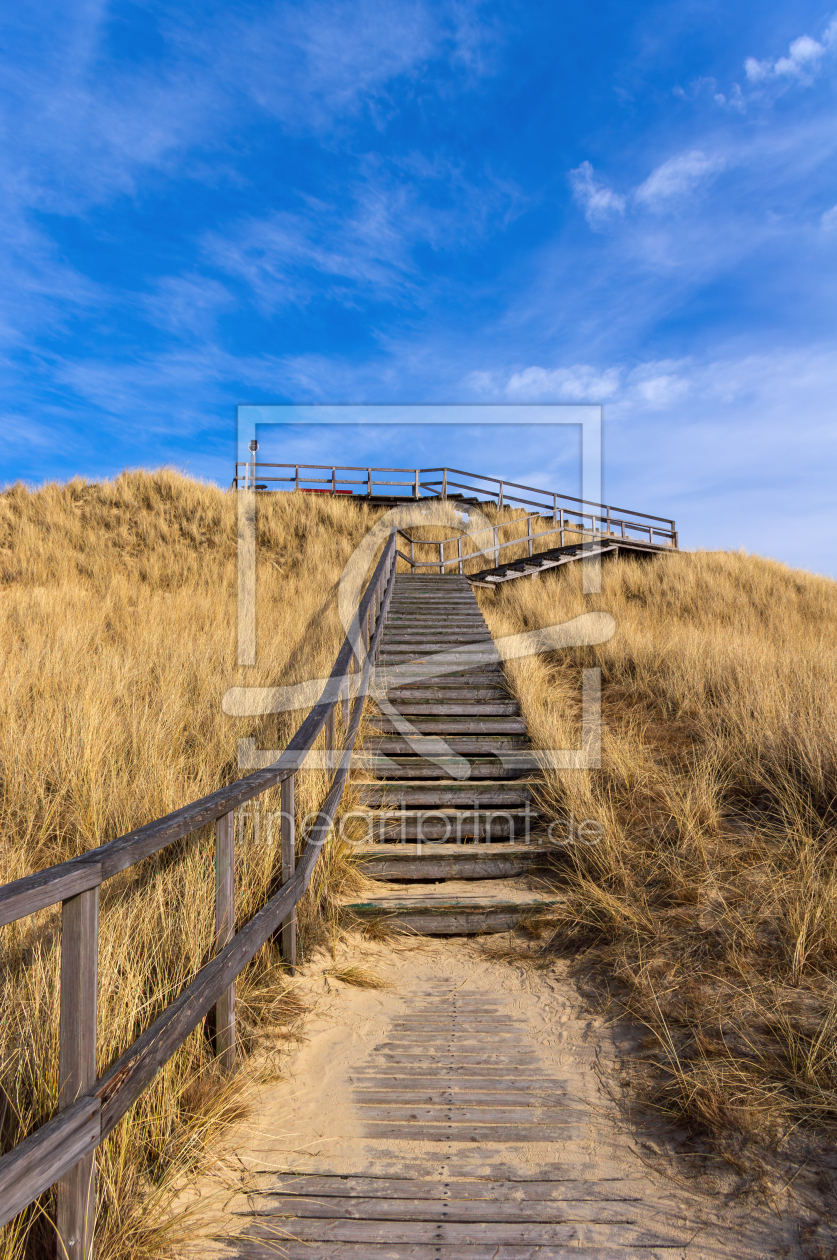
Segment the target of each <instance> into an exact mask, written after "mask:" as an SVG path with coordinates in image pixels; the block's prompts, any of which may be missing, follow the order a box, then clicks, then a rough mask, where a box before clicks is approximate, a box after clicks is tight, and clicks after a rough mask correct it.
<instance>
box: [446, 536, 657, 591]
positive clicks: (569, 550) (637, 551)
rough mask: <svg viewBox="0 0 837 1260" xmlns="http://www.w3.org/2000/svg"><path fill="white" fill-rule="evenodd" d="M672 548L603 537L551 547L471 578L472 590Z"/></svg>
mask: <svg viewBox="0 0 837 1260" xmlns="http://www.w3.org/2000/svg"><path fill="white" fill-rule="evenodd" d="M670 551H671V547H670V546H661V545H658V544H656V543H647V542H641V541H639V540H638V539H634V538H612V537H608V536H607V535H603V536H601V537H599V538H597V539H596V540H595V541H594V542H588V543H572V544H569V545H568V546H566V547H550V548H549V549H548V550H547V551H538V552H535V554H534V555H530V556H526V557H524V558H523V559H522V560H510V561H508V563H506V564H496V565H494V566H492V567H491V568H489V569H482V570H481V571H480V572H479V573H473V574H471V575H470V577H469V578H468V581H469V582H470V583H471V585H472V586H497V585H498V584H499V583H501V582H512V581H514V579H515V578H521V577H537V576H538V574H540V573H545V572H546V571H547V569H557V568H558V567H559V566H560V565H562V564H572V563H573V562H574V561H576V560H584V559H588V560H589V559H592V558H593V557H594V556H608V557H609V558H611V559H616V558H617V557H618V556H619V555H630V556H634V557H637V556H655V555H662V554H664V553H666V552H670Z"/></svg>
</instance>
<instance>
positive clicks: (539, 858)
mask: <svg viewBox="0 0 837 1260" xmlns="http://www.w3.org/2000/svg"><path fill="white" fill-rule="evenodd" d="M354 856H355V857H356V858H357V860H358V861H359V862H360V863H361V869H362V871H363V873H364V875H368V876H370V878H372V879H386V880H424V881H430V880H434V879H440V880H441V879H507V878H509V877H510V876H514V875H525V874H526V873H527V872H528V871H530V870H532V869H533V868H534V867H537V866H541V865H545V864H546V863H547V862H548V860H549V849H547V848H546V846H541V845H537V844H502V843H495V844H432V843H431V844H421V845H416V844H369V845H363V846H358V847H357V848H356V849H355V850H354Z"/></svg>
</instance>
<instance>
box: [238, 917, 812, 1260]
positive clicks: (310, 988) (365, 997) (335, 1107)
mask: <svg viewBox="0 0 837 1260" xmlns="http://www.w3.org/2000/svg"><path fill="white" fill-rule="evenodd" d="M495 939H496V938H495ZM490 948H491V942H490V941H488V942H486V941H479V940H473V939H463V938H459V939H457V938H447V939H444V938H443V939H437V940H430V941H426V942H421V941H415V940H414V941H409V940H408V941H407V942H405V944H404V946H402V947H396V948H395V949H393V948H392V946H390V945H385V944H378V945H374V946H372V945H368V944H364V945H363V946H362V949H361V948H360V947H359V946H355V947H354V949H355V952H354V953H349V954H347V955H346V956H345V961H359V960H362V961H363V962H364V963H365V965H367V966H368V965H370V964H371V965H372V966H373V967H374V968H375V970H376V971H378V972H379V973H380V974H381V975H384V976H387V977H388V978H389V979H390V981H391V984H392V987H391V989H389V990H387V991H384V992H381V993H379V992H368V991H358V990H356V989H351V988H349V987H347V986H342V985H340V984H339V983H338V984H335V982H334V981H333V980H332V981H330V982H329V979H328V977H327V976H324V975H323V971H324V969H326V968H327V967H328V966H329V965H330V963H331V959H330V958H329V957H327V956H323V957H322V958H321V959H320V960H319V962H316V963H313V964H312V965H311V967H310V968H309V969H308V970H307V972H306V975H305V977H304V978H303V985H304V986H305V991H306V992H307V994H308V996H309V1000H311V1001H313V1002H315V1003H316V1010H315V1013H314V1015H313V1016H312V1017H311V1018H310V1019H309V1021H308V1022H307V1024H306V1027H305V1038H306V1039H305V1041H304V1043H303V1044H302V1045H301V1046H300V1048H299V1050H298V1051H297V1053H296V1054H295V1055H294V1056H293V1058H292V1061H291V1064H290V1074H289V1079H288V1080H287V1081H285V1082H283V1083H281V1084H279V1085H277V1086H274V1087H272V1088H271V1089H270V1090H268V1091H265V1095H264V1098H263V1102H262V1105H261V1106H260V1107H259V1108H258V1109H257V1114H256V1115H255V1116H254V1118H253V1120H252V1121H251V1122H250V1123H249V1124H248V1126H247V1132H246V1133H245V1134H244V1135H242V1141H241V1144H240V1147H239V1157H240V1159H241V1161H242V1163H243V1165H244V1167H245V1168H246V1169H247V1173H246V1177H245V1184H246V1186H247V1188H248V1191H249V1193H248V1194H247V1195H246V1196H244V1195H242V1196H241V1197H240V1199H239V1200H238V1202H237V1204H236V1207H235V1215H234V1217H233V1218H232V1219H231V1220H228V1221H227V1224H226V1227H225V1229H224V1231H223V1234H224V1237H225V1242H226V1247H225V1254H226V1255H227V1256H228V1257H235V1258H236V1260H268V1257H270V1258H271V1260H275V1258H276V1257H281V1256H285V1257H287V1258H288V1260H303V1258H305V1260H407V1258H409V1260H488V1258H489V1257H490V1258H491V1260H535V1258H537V1260H569V1257H576V1258H579V1257H584V1258H586V1260H604V1258H605V1257H608V1258H610V1257H618V1258H621V1260H638V1258H639V1257H642V1258H643V1260H662V1258H663V1257H665V1258H666V1260H674V1258H675V1257H677V1258H678V1260H680V1258H681V1257H688V1258H689V1260H710V1258H711V1260H720V1258H721V1257H723V1258H724V1260H729V1258H730V1257H735V1258H736V1260H739V1258H740V1260H749V1258H751V1257H752V1258H755V1257H759V1256H769V1255H780V1254H785V1255H788V1256H794V1255H797V1254H800V1253H797V1252H796V1250H795V1249H794V1248H793V1247H792V1246H790V1244H791V1242H792V1239H793V1233H792V1231H791V1229H790V1223H785V1222H783V1221H782V1220H781V1219H780V1218H779V1217H778V1216H777V1215H776V1214H774V1213H772V1212H771V1213H770V1214H767V1213H763V1212H759V1211H754V1209H753V1208H748V1207H746V1206H744V1207H742V1208H738V1209H736V1208H735V1207H734V1206H733V1205H732V1204H729V1203H728V1204H727V1205H725V1207H724V1212H723V1220H722V1222H719V1219H718V1210H717V1207H716V1206H715V1204H714V1203H713V1202H712V1200H710V1199H706V1198H702V1197H700V1196H698V1195H696V1194H693V1193H691V1192H690V1191H689V1189H688V1186H687V1184H686V1183H685V1182H684V1181H683V1179H682V1177H680V1176H678V1175H677V1174H676V1173H675V1174H674V1176H675V1178H676V1179H671V1178H670V1177H666V1176H658V1175H656V1174H655V1173H654V1172H653V1170H652V1169H651V1168H650V1167H649V1162H648V1161H649V1157H650V1158H653V1150H654V1147H653V1137H652V1136H650V1135H646V1134H643V1133H637V1132H635V1131H634V1130H633V1129H632V1127H631V1126H629V1125H627V1124H626V1123H625V1119H624V1117H623V1115H622V1114H620V1111H619V1110H618V1109H617V1107H616V1106H615V1105H614V1102H613V1101H612V1099H611V1097H610V1096H609V1092H610V1091H609V1090H608V1089H605V1088H603V1081H604V1082H605V1083H607V1082H611V1084H613V1083H615V1081H616V1079H617V1077H616V1065H615V1060H614V1043H613V1040H612V1036H611V1032H610V1030H609V1029H608V1028H607V1026H606V1025H605V1024H604V1022H603V1021H602V1020H601V1019H598V1018H595V1017H591V1016H590V1014H589V1013H588V1012H586V1011H585V1010H584V1007H583V1004H582V1003H581V1002H580V1000H579V998H578V995H577V994H576V992H575V989H574V987H573V986H572V984H570V983H568V982H567V981H566V979H565V978H564V975H563V968H562V964H560V963H558V964H557V965H556V967H555V969H554V971H552V972H550V973H549V974H546V973H543V972H533V971H531V969H525V968H521V967H518V966H515V965H513V964H509V963H508V962H506V961H496V960H493V959H492V958H491V956H490ZM649 1141H650V1143H651V1144H650V1145H649V1144H648V1143H649ZM783 1244H784V1245H787V1246H789V1248H790V1249H789V1250H788V1251H787V1252H782V1251H781V1250H780V1247H781V1245H783Z"/></svg>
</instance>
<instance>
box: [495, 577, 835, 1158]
mask: <svg viewBox="0 0 837 1260" xmlns="http://www.w3.org/2000/svg"><path fill="white" fill-rule="evenodd" d="M480 602H481V605H482V607H483V609H484V611H485V613H486V617H487V619H488V621H489V624H490V626H491V627H492V630H493V632H494V634H495V635H496V634H500V633H512V632H520V631H521V630H523V629H530V628H533V627H535V626H540V625H545V624H551V623H553V622H556V621H564V620H566V619H569V618H570V617H574V616H576V615H578V614H579V613H582V612H585V611H589V610H593V609H601V610H604V611H607V612H610V613H612V615H613V616H614V618H615V620H616V632H615V634H614V636H613V638H612V639H611V640H610V641H609V642H608V643H605V644H602V645H600V646H596V647H585V648H578V649H573V650H571V651H566V652H564V653H561V654H554V655H552V656H545V657H539V658H530V659H527V660H522V661H518V662H514V663H511V664H510V666H509V672H510V675H511V677H512V680H513V685H514V687H515V689H516V691H517V693H518V695H519V698H520V701H521V703H522V707H523V711H524V713H525V715H526V717H527V719H528V722H529V726H530V730H531V732H532V734H533V736H534V739H535V741H536V743H537V745H538V746H539V747H541V748H573V747H578V746H579V741H580V720H579V717H580V667H581V666H596V665H598V666H600V667H601V670H602V695H603V704H602V712H603V724H604V729H603V742H602V768H601V769H600V770H594V771H589V772H588V771H557V770H549V771H547V772H546V773H545V774H544V778H543V783H542V787H541V788H540V794H541V804H542V806H543V808H544V811H545V813H546V814H547V816H548V817H550V818H552V819H557V818H561V819H563V818H565V817H566V815H567V814H568V813H569V812H571V813H572V814H573V815H574V817H575V820H576V822H577V823H578V822H580V821H582V820H584V819H592V820H595V821H596V822H598V823H599V824H600V825H601V828H602V831H603V835H602V838H601V840H600V842H598V843H588V844H575V845H572V846H570V847H569V848H568V849H567V850H566V853H567V859H568V861H566V862H565V864H564V865H563V872H564V873H563V875H562V876H561V878H562V879H563V880H564V881H565V890H566V902H565V904H564V906H563V908H562V910H561V912H560V914H559V915H558V917H557V919H556V922H555V924H554V935H553V939H552V942H551V947H552V948H554V949H562V950H570V951H572V952H573V953H575V954H576V955H577V956H578V958H579V967H580V971H581V973H583V974H584V975H586V977H587V979H588V981H591V980H592V981H593V982H594V983H595V984H596V985H597V987H598V991H599V993H600V995H601V997H602V1000H603V1001H605V1002H606V1003H612V1004H615V1005H616V1007H617V1008H619V1007H622V1006H624V1007H626V1008H627V1010H628V1011H629V1012H630V1013H631V1015H632V1016H633V1017H634V1018H635V1019H636V1020H638V1021H640V1022H641V1023H642V1024H644V1025H645V1026H646V1028H647V1029H648V1031H649V1040H648V1044H647V1047H646V1056H645V1058H646V1067H645V1068H644V1069H643V1071H642V1072H641V1074H640V1080H641V1083H642V1088H643V1090H644V1092H645V1096H646V1098H648V1099H650V1100H651V1101H652V1102H653V1104H654V1105H655V1106H656V1107H658V1108H660V1109H662V1111H663V1112H665V1113H666V1114H667V1115H668V1116H669V1117H671V1118H673V1119H674V1120H676V1121H677V1122H678V1123H683V1122H686V1123H687V1125H688V1127H689V1128H690V1129H691V1131H692V1132H702V1133H703V1134H709V1135H712V1137H713V1138H714V1139H715V1140H720V1141H721V1142H722V1143H726V1144H727V1146H728V1147H730V1146H731V1145H735V1144H736V1143H737V1144H738V1145H741V1144H742V1143H745V1142H746V1141H748V1140H752V1139H755V1140H757V1141H759V1142H765V1143H769V1144H772V1145H775V1144H780V1145H781V1144H782V1143H788V1142H791V1141H792V1140H794V1139H797V1140H798V1139H801V1138H804V1139H805V1140H806V1141H807V1142H808V1143H809V1144H811V1143H813V1144H814V1145H816V1144H817V1143H818V1142H821V1141H823V1140H826V1141H828V1142H831V1143H833V1139H834V1135H835V1133H837V867H835V856H837V585H835V583H833V582H831V581H828V580H826V579H824V578H820V577H815V576H812V575H810V574H807V573H802V572H794V571H791V570H790V569H788V568H786V567H784V566H783V565H781V564H778V563H775V562H773V561H769V560H763V559H759V558H757V557H753V556H746V555H744V554H740V553H739V554H736V553H695V554H678V555H672V556H667V557H665V558H661V559H657V560H653V561H650V562H642V561H636V560H620V561H618V562H614V563H611V564H604V565H603V566H602V592H601V594H600V595H597V596H583V595H582V593H581V576H580V573H579V572H578V571H577V569H576V566H572V570H571V571H568V570H564V572H563V573H562V574H561V575H560V576H559V575H552V576H547V577H544V578H542V579H539V580H538V581H535V582H532V581H527V580H525V579H524V580H520V581H517V582H514V583H510V584H509V585H508V586H506V587H505V588H503V589H501V590H499V591H498V592H497V593H496V594H495V595H491V594H489V593H485V594H483V593H481V595H480ZM561 830H563V827H562V828H561Z"/></svg>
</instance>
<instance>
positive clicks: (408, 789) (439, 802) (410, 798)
mask: <svg viewBox="0 0 837 1260" xmlns="http://www.w3.org/2000/svg"><path fill="white" fill-rule="evenodd" d="M355 786H356V788H357V791H358V794H359V795H360V798H361V800H362V801H363V803H364V804H365V805H369V806H372V807H373V808H374V807H375V806H380V807H381V808H383V809H395V808H399V807H401V806H406V807H407V808H408V809H415V808H422V809H425V808H426V809H484V808H488V807H489V806H490V807H492V808H493V807H494V806H499V805H525V804H526V802H527V801H529V800H531V799H532V789H531V787H530V785H529V783H528V781H527V780H522V781H521V780H502V779H501V780H499V781H498V780H496V779H494V780H491V779H488V780H480V781H478V782H477V783H472V782H471V781H470V780H468V779H466V780H465V781H464V782H463V781H462V780H458V779H438V780H437V781H436V782H433V783H416V782H414V781H413V780H411V779H389V780H387V781H385V782H377V783H358V782H356V784H355Z"/></svg>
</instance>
